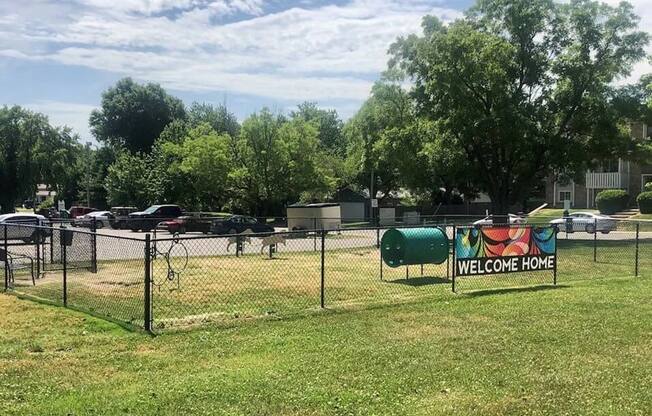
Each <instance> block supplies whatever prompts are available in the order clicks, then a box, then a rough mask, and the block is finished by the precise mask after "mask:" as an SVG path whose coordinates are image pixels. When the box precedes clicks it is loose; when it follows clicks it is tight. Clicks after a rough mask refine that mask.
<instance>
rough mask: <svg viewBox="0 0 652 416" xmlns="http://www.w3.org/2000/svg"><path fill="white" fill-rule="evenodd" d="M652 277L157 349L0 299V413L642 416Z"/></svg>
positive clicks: (318, 320) (234, 330) (468, 298)
mask: <svg viewBox="0 0 652 416" xmlns="http://www.w3.org/2000/svg"><path fill="white" fill-rule="evenodd" d="M651 296H652V280H650V278H649V277H640V278H618V277H605V278H603V279H594V280H585V281H571V282H567V283H564V284H563V285H561V286H559V287H557V288H551V287H531V288H525V289H518V290H505V291H487V292H468V293H464V294H459V295H454V296H447V297H445V298H444V297H434V298H429V299H427V300H420V301H417V302H412V303H403V304H400V305H392V306H387V307H378V308H371V309H364V310H357V311H346V312H337V311H328V310H327V311H323V312H314V313H308V314H307V315H305V316H302V317H295V318H286V319H280V320H278V319H264V320H250V321H244V322H242V323H239V324H237V325H226V326H225V325H221V326H210V327H203V328H200V329H196V330H193V331H186V332H172V333H166V334H163V335H159V336H157V337H150V336H148V335H145V334H142V333H139V332H129V331H127V330H124V329H123V328H121V327H119V326H116V325H114V324H111V323H109V322H106V321H104V320H100V319H96V318H93V317H89V316H87V315H84V314H82V313H78V312H74V311H70V310H66V309H63V308H59V307H53V306H47V305H42V304H38V303H35V302H31V301H27V300H21V299H18V298H16V297H13V296H6V295H1V294H0V313H1V314H2V317H3V318H2V319H1V320H0V386H2V388H0V414H3V415H4V414H7V415H88V414H93V415H100V414H101V415H127V414H128V415H141V414H149V415H168V414H169V415H176V414H200V415H201V414H215V415H407V414H409V415H439V414H441V415H451V414H453V415H455V414H457V415H469V414H478V415H499V414H500V415H502V414H513V415H526V414H531V415H561V414H568V415H576V414H577V415H579V414H591V415H616V414H617V415H646V414H649V410H650V408H652V390H651V389H650V385H652V370H651V369H652V332H650V322H652V303H651V302H650V298H651Z"/></svg>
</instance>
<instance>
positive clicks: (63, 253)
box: [59, 226, 68, 306]
mask: <svg viewBox="0 0 652 416" xmlns="http://www.w3.org/2000/svg"><path fill="white" fill-rule="evenodd" d="M66 231H67V230H66V229H65V228H63V226H61V229H60V230H59V232H60V233H61V235H60V236H59V240H60V243H61V259H62V261H63V306H68V249H67V248H68V246H67V245H66V235H65V233H66Z"/></svg>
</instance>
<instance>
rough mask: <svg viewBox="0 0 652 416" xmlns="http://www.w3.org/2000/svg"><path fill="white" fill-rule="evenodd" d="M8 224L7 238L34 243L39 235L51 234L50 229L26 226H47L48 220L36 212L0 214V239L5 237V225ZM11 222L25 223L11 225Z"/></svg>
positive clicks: (43, 236) (48, 224) (42, 236)
mask: <svg viewBox="0 0 652 416" xmlns="http://www.w3.org/2000/svg"><path fill="white" fill-rule="evenodd" d="M3 224H8V225H9V226H8V227H7V235H6V238H7V240H20V241H23V242H24V243H35V242H36V241H37V239H38V236H39V235H40V236H41V238H45V237H46V236H49V235H51V234H52V233H51V230H50V229H47V228H45V229H39V228H34V227H28V226H40V227H49V226H50V222H49V221H48V220H47V218H45V217H44V216H42V215H38V214H4V215H0V241H3V240H4V239H5V227H3V226H2V225H3ZM12 224H17V225H20V224H22V225H25V227H19V226H11V225H12Z"/></svg>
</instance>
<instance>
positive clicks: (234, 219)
mask: <svg viewBox="0 0 652 416" xmlns="http://www.w3.org/2000/svg"><path fill="white" fill-rule="evenodd" d="M246 230H251V232H253V233H256V234H259V233H262V234H269V233H273V232H274V227H271V226H269V225H267V224H265V223H262V222H258V220H257V219H256V218H254V217H247V216H245V215H232V216H230V217H227V218H225V219H223V220H213V223H212V224H211V229H210V231H211V233H212V234H240V233H242V232H244V231H246Z"/></svg>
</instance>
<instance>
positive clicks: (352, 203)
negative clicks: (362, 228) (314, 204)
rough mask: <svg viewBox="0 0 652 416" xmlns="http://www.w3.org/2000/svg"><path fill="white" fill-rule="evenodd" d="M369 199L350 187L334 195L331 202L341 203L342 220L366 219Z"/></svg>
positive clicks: (357, 220)
mask: <svg viewBox="0 0 652 416" xmlns="http://www.w3.org/2000/svg"><path fill="white" fill-rule="evenodd" d="M368 201H369V200H368V199H367V198H365V197H364V195H362V194H361V193H359V192H356V191H354V190H352V189H349V188H342V189H340V190H339V191H337V193H336V194H335V195H334V196H333V198H332V200H331V202H334V203H338V204H340V213H341V215H342V222H359V221H365V220H366V219H367V217H368V216H369V215H368V214H367V210H368V208H367V205H368Z"/></svg>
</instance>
